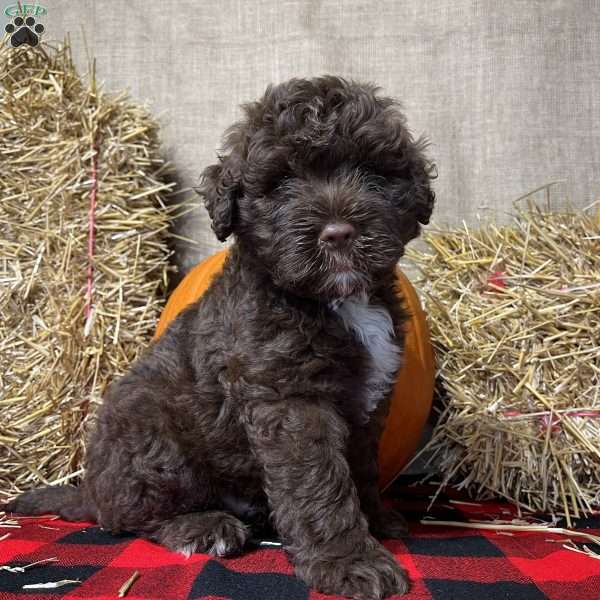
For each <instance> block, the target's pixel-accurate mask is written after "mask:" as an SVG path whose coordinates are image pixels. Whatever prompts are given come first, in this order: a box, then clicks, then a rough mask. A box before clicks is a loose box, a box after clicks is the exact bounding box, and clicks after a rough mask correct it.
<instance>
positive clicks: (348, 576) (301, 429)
mask: <svg viewBox="0 0 600 600" xmlns="http://www.w3.org/2000/svg"><path fill="white" fill-rule="evenodd" d="M246 427H247V431H248V436H249V439H250V442H251V445H252V448H253V451H254V452H255V453H256V455H257V457H258V459H259V461H260V462H261V463H262V465H263V469H264V482H265V491H266V493H267V496H268V499H269V503H270V505H271V510H272V514H273V517H274V521H275V527H276V529H277V531H278V533H279V534H280V536H281V538H282V541H283V543H284V546H285V548H286V550H287V551H288V553H289V554H290V556H291V559H292V562H293V563H294V566H295V568H296V573H297V575H298V576H299V577H300V578H302V579H303V580H304V581H305V582H306V583H307V584H308V585H309V586H311V587H313V588H315V589H317V590H319V591H321V592H324V593H328V594H337V595H342V596H347V597H352V598H371V599H373V598H374V599H377V598H384V597H386V596H388V595H391V594H401V593H404V592H406V591H407V589H408V582H407V578H406V575H405V574H404V572H403V570H402V569H401V568H400V566H399V565H398V563H397V562H396V560H395V558H394V557H393V556H392V555H391V554H390V553H389V552H388V551H387V550H386V549H385V548H384V547H383V546H382V545H381V544H379V542H377V540H375V538H373V537H372V536H371V535H370V534H369V528H368V524H367V520H366V519H365V517H364V515H363V514H362V512H361V510H360V502H359V498H358V494H357V491H356V487H355V485H354V482H353V481H352V477H351V474H350V467H349V465H348V462H347V460H346V458H345V451H346V442H347V436H348V429H347V426H346V423H345V422H344V420H343V419H342V418H341V416H340V415H339V414H338V413H337V412H336V411H335V409H334V408H333V407H332V406H331V405H328V404H327V403H317V402H309V401H306V400H304V399H300V398H294V399H290V400H288V401H276V402H270V403H269V402H266V403H265V402H262V403H258V402H257V403H254V404H253V405H249V406H248V410H247V413H246Z"/></svg>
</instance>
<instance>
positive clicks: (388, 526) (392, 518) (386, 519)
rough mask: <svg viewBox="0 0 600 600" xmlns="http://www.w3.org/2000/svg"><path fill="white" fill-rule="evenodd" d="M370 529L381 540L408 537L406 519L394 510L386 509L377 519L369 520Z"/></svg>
mask: <svg viewBox="0 0 600 600" xmlns="http://www.w3.org/2000/svg"><path fill="white" fill-rule="evenodd" d="M369 529H370V531H371V533H372V534H373V535H374V536H375V537H376V538H379V539H381V540H387V539H398V538H402V537H404V536H406V535H408V524H407V522H406V519H405V518H404V517H403V516H402V515H401V514H400V513H399V512H398V511H397V510H395V509H393V508H384V509H383V510H382V511H381V513H380V514H379V515H377V517H376V518H372V519H369Z"/></svg>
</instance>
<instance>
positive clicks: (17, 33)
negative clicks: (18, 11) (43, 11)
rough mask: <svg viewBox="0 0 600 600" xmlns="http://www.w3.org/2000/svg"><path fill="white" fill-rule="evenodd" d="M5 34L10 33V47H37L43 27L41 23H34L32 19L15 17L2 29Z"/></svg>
mask: <svg viewBox="0 0 600 600" xmlns="http://www.w3.org/2000/svg"><path fill="white" fill-rule="evenodd" d="M4 30H5V31H6V33H10V34H11V36H10V45H11V46H12V47H13V48H17V47H18V46H21V45H23V44H29V45H30V46H37V45H38V42H39V41H40V36H41V35H42V33H44V26H43V25H42V24H41V23H37V24H36V22H35V19H34V18H33V17H27V18H26V19H23V17H15V19H14V21H13V22H12V23H8V25H7V26H6V27H5V28H4Z"/></svg>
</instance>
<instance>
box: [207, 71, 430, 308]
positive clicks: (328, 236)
mask: <svg viewBox="0 0 600 600" xmlns="http://www.w3.org/2000/svg"><path fill="white" fill-rule="evenodd" d="M243 108H244V112H245V118H244V119H243V120H242V121H241V122H239V123H236V124H235V125H233V126H232V127H231V128H230V129H229V130H228V131H227V132H226V134H225V142H224V147H223V153H222V155H220V156H219V162H218V163H217V164H215V165H211V166H209V167H208V168H207V169H206V170H205V171H204V172H203V174H202V181H201V185H200V188H199V190H198V191H199V193H200V194H201V195H202V196H203V197H204V202H205V205H206V208H207V209H208V212H209V215H210V217H211V219H212V227H213V230H214V232H215V234H216V235H217V237H218V239H219V240H221V241H224V240H225V239H226V238H227V237H228V236H229V235H231V234H232V233H233V234H235V236H236V238H237V240H238V243H239V244H240V245H241V247H242V249H243V251H244V252H246V253H251V254H252V255H253V256H254V258H256V259H257V260H258V261H259V262H260V264H262V265H264V267H265V268H266V269H267V270H268V271H269V273H270V275H271V277H272V279H273V281H274V283H275V284H276V285H278V286H280V287H283V288H286V289H288V290H290V291H293V292H295V293H297V294H299V295H303V296H310V297H317V298H323V299H332V298H337V297H341V296H347V295H350V294H354V293H362V292H366V291H368V289H369V288H370V287H371V286H372V285H373V284H374V283H375V282H377V280H378V278H379V276H381V275H382V274H383V273H385V272H389V271H390V270H391V269H393V267H394V266H395V264H396V263H397V261H398V260H399V258H400V257H401V256H402V254H403V252H404V246H405V245H406V244H407V243H408V242H409V241H410V240H411V239H413V238H414V237H416V236H417V235H418V234H419V230H420V224H425V223H428V222H429V217H430V214H431V211H432V208H433V203H434V194H433V192H432V191H431V188H430V179H431V177H432V171H433V169H434V167H433V165H432V164H431V163H430V162H429V161H428V160H427V159H426V158H425V156H424V154H423V150H424V148H425V147H426V142H425V141H424V140H423V139H419V140H414V139H413V137H412V136H411V134H410V132H409V131H408V129H407V127H406V120H405V118H404V116H403V114H402V113H401V112H400V111H399V109H398V105H397V103H396V102H394V101H393V100H391V99H390V98H385V97H381V96H379V95H378V88H376V87H375V86H373V85H370V84H359V83H356V82H349V81H346V80H344V79H341V78H339V77H333V76H325V77H319V78H316V79H311V80H306V79H292V80H290V81H288V82H286V83H282V84H280V85H277V86H270V87H269V88H268V89H267V91H266V92H265V95H264V96H263V98H262V99H260V100H259V101H258V102H254V103H251V104H247V105H245V106H244V107H243Z"/></svg>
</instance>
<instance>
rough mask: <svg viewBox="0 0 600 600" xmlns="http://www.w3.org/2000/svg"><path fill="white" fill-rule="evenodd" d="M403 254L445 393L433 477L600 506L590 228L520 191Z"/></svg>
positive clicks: (597, 231) (573, 509)
mask: <svg viewBox="0 0 600 600" xmlns="http://www.w3.org/2000/svg"><path fill="white" fill-rule="evenodd" d="M425 239H426V241H427V243H428V246H429V250H428V251H425V252H413V253H412V258H413V259H414V260H415V261H416V262H417V264H418V266H419V268H420V270H421V271H422V275H423V283H422V287H423V292H424V303H425V307H426V310H427V312H428V318H429V323H430V327H431V334H432V338H433V342H434V345H435V350H436V355H437V361H438V375H439V381H440V383H441V389H442V393H441V394H440V397H441V408H440V413H441V414H440V417H439V420H438V423H437V426H436V428H435V430H434V434H433V438H432V440H431V441H430V443H429V444H428V445H427V447H426V448H425V450H424V452H431V460H432V461H433V462H434V463H435V464H437V466H438V467H439V471H440V472H441V473H443V475H444V477H443V481H442V486H443V485H446V484H454V485H456V486H458V487H459V488H469V489H470V490H472V491H473V492H474V493H475V495H476V496H477V497H480V498H485V497H489V496H490V495H496V496H497V495H500V496H502V497H505V498H508V499H509V500H511V501H512V502H514V503H516V504H517V505H518V506H519V507H520V508H521V509H529V510H535V511H543V512H549V513H555V514H560V515H564V516H566V518H567V522H570V520H571V518H572V517H574V516H579V515H580V514H582V513H584V514H585V513H589V511H590V510H591V509H592V507H594V506H598V504H600V226H599V225H598V224H597V223H596V221H595V215H594V214H588V213H586V212H582V211H576V210H572V209H564V210H560V211H558V210H551V206H544V205H543V203H541V202H533V201H532V200H531V198H529V199H527V201H526V202H525V201H523V202H519V203H517V204H516V205H515V214H514V220H513V222H512V223H511V224H510V225H508V226H503V227H500V226H497V225H495V224H494V223H492V222H487V223H482V224H481V226H480V227H479V228H478V229H476V230H472V229H470V228H468V227H467V226H466V225H464V227H463V228H459V229H454V230H443V229H438V230H431V231H429V232H428V233H427V234H426V236H425Z"/></svg>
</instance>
